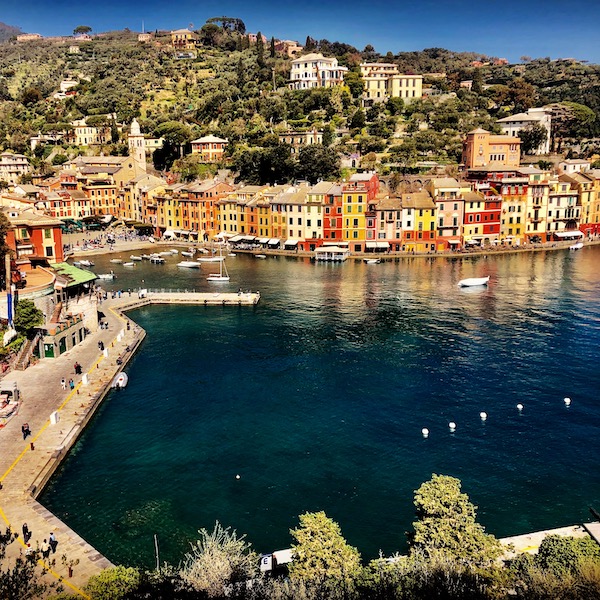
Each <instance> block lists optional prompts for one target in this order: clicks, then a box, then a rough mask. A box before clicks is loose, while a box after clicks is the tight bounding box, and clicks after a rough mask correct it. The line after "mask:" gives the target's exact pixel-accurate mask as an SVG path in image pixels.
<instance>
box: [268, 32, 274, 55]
mask: <svg viewBox="0 0 600 600" xmlns="http://www.w3.org/2000/svg"><path fill="white" fill-rule="evenodd" d="M269 56H270V57H271V58H275V38H274V37H273V36H271V49H270V52H269Z"/></svg>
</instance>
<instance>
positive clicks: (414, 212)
mask: <svg viewBox="0 0 600 600" xmlns="http://www.w3.org/2000/svg"><path fill="white" fill-rule="evenodd" d="M435 213H436V206H435V202H434V201H433V198H432V197H431V194H429V192H426V191H420V192H410V193H407V194H402V241H403V244H402V250H404V251H406V252H413V253H415V252H435V250H436V247H437V244H436V240H437V227H436V222H435Z"/></svg>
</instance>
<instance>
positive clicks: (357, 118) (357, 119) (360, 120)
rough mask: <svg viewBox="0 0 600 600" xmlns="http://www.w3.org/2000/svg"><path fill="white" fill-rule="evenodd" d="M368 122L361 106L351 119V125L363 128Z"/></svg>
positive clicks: (354, 127) (355, 127)
mask: <svg viewBox="0 0 600 600" xmlns="http://www.w3.org/2000/svg"><path fill="white" fill-rule="evenodd" d="M366 122H367V119H366V118H365V113H364V112H363V111H362V110H361V109H360V108H359V109H358V110H356V111H355V113H354V114H353V115H352V118H351V119H350V127H351V128H352V129H362V128H363V127H364V126H365V123H366Z"/></svg>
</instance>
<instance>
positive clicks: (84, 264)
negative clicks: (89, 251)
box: [79, 259, 94, 267]
mask: <svg viewBox="0 0 600 600" xmlns="http://www.w3.org/2000/svg"><path fill="white" fill-rule="evenodd" d="M79 264H80V265H81V266H82V267H93V266H94V263H93V261H91V260H86V259H83V260H80V261H79Z"/></svg>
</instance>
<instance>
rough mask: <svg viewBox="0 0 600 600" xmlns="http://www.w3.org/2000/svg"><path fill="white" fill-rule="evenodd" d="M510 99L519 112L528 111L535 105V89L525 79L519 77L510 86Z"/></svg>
mask: <svg viewBox="0 0 600 600" xmlns="http://www.w3.org/2000/svg"><path fill="white" fill-rule="evenodd" d="M508 97H509V99H510V100H511V102H512V103H513V105H514V107H515V110H516V111H517V112H520V111H523V110H527V109H529V108H531V107H532V106H533V105H534V103H535V88H534V87H533V86H532V85H531V84H530V83H527V82H526V81H525V80H524V79H523V78H521V77H517V78H515V79H513V80H512V81H511V82H510V84H509V86H508Z"/></svg>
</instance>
